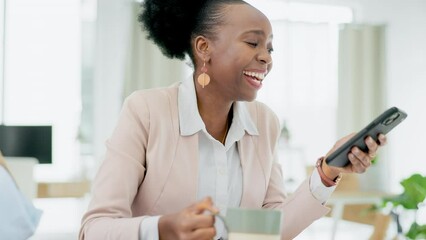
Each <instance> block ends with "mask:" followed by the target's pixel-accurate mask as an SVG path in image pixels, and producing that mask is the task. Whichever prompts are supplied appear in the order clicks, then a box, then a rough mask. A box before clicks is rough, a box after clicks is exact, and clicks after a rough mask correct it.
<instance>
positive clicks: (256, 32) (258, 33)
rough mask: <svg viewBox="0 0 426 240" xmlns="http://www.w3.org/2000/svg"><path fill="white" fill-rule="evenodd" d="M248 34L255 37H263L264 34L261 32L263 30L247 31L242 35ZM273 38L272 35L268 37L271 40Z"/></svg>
mask: <svg viewBox="0 0 426 240" xmlns="http://www.w3.org/2000/svg"><path fill="white" fill-rule="evenodd" d="M248 33H254V34H256V35H262V36H265V32H264V31H263V30H255V29H254V30H249V31H246V32H244V34H248ZM273 37H274V35H273V34H271V35H270V36H269V38H271V39H272V38H273Z"/></svg>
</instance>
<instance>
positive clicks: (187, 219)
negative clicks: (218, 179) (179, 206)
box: [158, 197, 218, 240]
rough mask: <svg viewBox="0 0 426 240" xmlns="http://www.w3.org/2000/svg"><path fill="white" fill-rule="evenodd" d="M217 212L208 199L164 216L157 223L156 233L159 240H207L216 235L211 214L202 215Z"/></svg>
mask: <svg viewBox="0 0 426 240" xmlns="http://www.w3.org/2000/svg"><path fill="white" fill-rule="evenodd" d="M206 210H207V211H210V212H212V213H216V212H218V210H217V209H215V208H214V207H213V202H212V200H211V198H210V197H207V198H205V199H203V200H202V201H199V202H197V203H195V204H193V205H191V206H189V207H187V208H185V209H183V210H182V211H180V212H178V213H175V214H170V215H164V216H162V217H160V220H159V222H158V231H159V235H160V239H161V240H167V239H175V240H179V239H188V240H191V239H196V240H198V239H200V240H202V239H208V240H211V239H213V237H214V236H215V235H216V230H215V228H214V216H213V214H203V213H204V211H206Z"/></svg>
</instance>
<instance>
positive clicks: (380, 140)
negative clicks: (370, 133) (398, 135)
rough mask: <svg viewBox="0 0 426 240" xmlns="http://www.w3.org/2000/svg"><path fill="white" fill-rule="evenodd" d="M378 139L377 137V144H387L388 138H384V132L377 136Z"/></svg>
mask: <svg viewBox="0 0 426 240" xmlns="http://www.w3.org/2000/svg"><path fill="white" fill-rule="evenodd" d="M378 139H379V145H380V146H383V145H386V144H387V140H388V139H387V138H386V136H385V135H384V134H382V133H380V134H379V136H378Z"/></svg>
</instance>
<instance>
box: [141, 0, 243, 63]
mask: <svg viewBox="0 0 426 240" xmlns="http://www.w3.org/2000/svg"><path fill="white" fill-rule="evenodd" d="M229 4H247V3H246V2H244V1H243V0H145V1H143V2H142V4H141V7H142V12H141V13H140V14H139V16H138V21H139V22H140V23H142V26H143V29H144V30H146V31H147V33H148V37H147V38H148V39H150V40H152V41H154V43H155V44H156V45H157V46H158V47H159V48H160V50H161V51H162V53H163V54H164V55H165V56H167V57H169V58H177V59H184V58H185V55H186V54H188V56H189V57H190V58H191V60H192V61H193V62H194V63H195V61H194V55H193V51H192V47H191V39H192V38H193V37H195V36H199V35H203V36H206V37H210V38H214V33H215V30H216V28H217V27H218V26H220V24H221V23H222V21H223V18H222V17H223V11H221V10H222V8H223V7H224V6H226V5H229Z"/></svg>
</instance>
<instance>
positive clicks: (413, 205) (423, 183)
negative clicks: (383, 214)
mask: <svg viewBox="0 0 426 240" xmlns="http://www.w3.org/2000/svg"><path fill="white" fill-rule="evenodd" d="M401 185H402V187H403V188H404V192H403V193H402V194H400V195H398V196H395V197H390V198H384V199H383V201H384V204H386V203H387V202H390V203H392V204H393V206H394V207H396V206H399V205H401V206H403V207H404V208H406V209H418V206H419V203H422V202H423V201H424V200H425V198H426V176H422V175H420V174H413V175H411V176H410V177H409V178H406V179H404V180H402V181H401Z"/></svg>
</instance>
